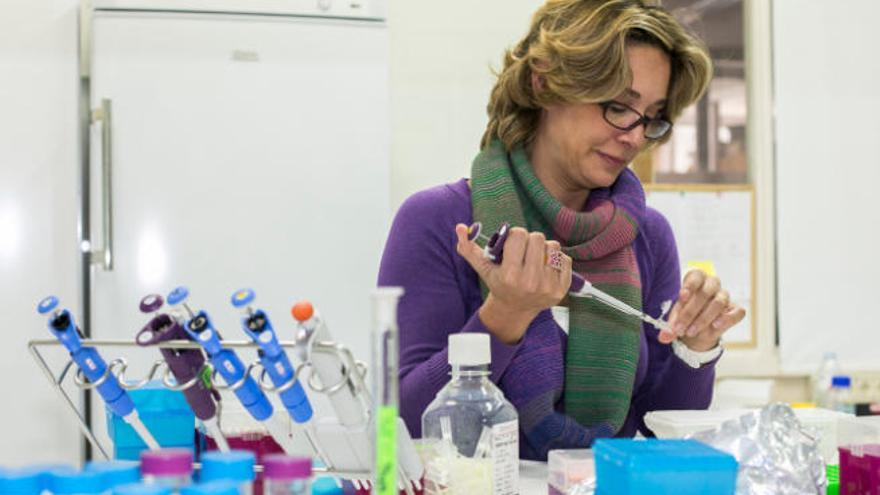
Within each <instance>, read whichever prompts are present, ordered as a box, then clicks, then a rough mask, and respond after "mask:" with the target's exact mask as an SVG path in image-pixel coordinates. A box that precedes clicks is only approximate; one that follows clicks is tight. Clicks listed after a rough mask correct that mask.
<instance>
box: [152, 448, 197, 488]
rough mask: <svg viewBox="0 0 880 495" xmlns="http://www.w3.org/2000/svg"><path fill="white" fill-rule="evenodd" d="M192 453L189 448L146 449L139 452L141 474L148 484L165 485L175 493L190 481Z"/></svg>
mask: <svg viewBox="0 0 880 495" xmlns="http://www.w3.org/2000/svg"><path fill="white" fill-rule="evenodd" d="M192 463H193V453H192V451H191V450H189V449H161V450H147V451H144V452H143V453H142V454H141V474H142V475H143V477H144V483H146V484H148V485H159V486H165V487H168V488H170V489H171V492H172V493H177V492H178V491H179V490H180V488H181V487H184V486H187V485H189V484H190V483H192Z"/></svg>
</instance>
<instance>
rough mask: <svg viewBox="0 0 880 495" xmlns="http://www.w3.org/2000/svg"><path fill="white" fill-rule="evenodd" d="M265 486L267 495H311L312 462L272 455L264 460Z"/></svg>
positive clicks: (307, 459)
mask: <svg viewBox="0 0 880 495" xmlns="http://www.w3.org/2000/svg"><path fill="white" fill-rule="evenodd" d="M263 479H264V480H265V484H264V485H263V488H264V491H265V494H266V495H309V494H311V493H313V492H312V491H311V486H310V485H311V480H312V460H311V459H309V458H308V457H291V456H286V455H280V454H271V455H267V456H266V457H264V458H263Z"/></svg>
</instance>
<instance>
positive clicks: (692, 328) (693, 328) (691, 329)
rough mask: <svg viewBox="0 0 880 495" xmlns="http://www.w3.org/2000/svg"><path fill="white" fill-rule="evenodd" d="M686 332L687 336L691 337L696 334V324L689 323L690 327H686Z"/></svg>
mask: <svg viewBox="0 0 880 495" xmlns="http://www.w3.org/2000/svg"><path fill="white" fill-rule="evenodd" d="M687 334H688V337H693V336H694V335H696V334H697V327H696V325H691V326H690V327H688V331H687Z"/></svg>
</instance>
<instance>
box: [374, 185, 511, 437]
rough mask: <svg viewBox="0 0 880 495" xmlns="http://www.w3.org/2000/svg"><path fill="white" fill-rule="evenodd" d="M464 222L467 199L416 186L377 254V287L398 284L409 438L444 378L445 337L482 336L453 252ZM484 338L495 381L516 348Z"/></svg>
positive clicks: (415, 434)
mask: <svg viewBox="0 0 880 495" xmlns="http://www.w3.org/2000/svg"><path fill="white" fill-rule="evenodd" d="M469 221H470V202H469V201H468V200H467V199H466V198H461V197H459V196H457V195H456V193H455V191H453V190H452V189H451V188H450V187H447V186H441V187H437V188H433V189H429V190H426V191H422V192H420V193H417V194H415V195H413V196H412V197H410V198H409V199H408V200H407V201H405V202H404V204H403V205H402V206H401V207H400V209H399V210H398V212H397V215H396V217H395V219H394V222H393V224H392V226H391V231H390V233H389V235H388V240H387V242H386V244H385V251H384V253H383V255H382V262H381V265H380V268H379V285H380V286H399V287H403V289H404V295H403V297H402V298H401V300H400V303H399V306H398V327H399V331H400V334H399V344H400V371H399V379H400V413H401V416H402V417H403V419H404V421H405V422H406V425H407V428H409V431H410V433H411V434H412V436H413V437H419V436H421V429H422V428H421V416H422V413H423V412H424V411H425V409H426V408H427V406H428V404H430V402H431V401H432V400H433V399H434V397H435V396H436V395H437V392H439V391H440V389H441V388H442V387H443V386H444V385H445V384H446V382H448V381H449V372H450V367H449V364H448V362H447V359H448V358H447V341H448V337H449V335H450V334H452V333H457V332H483V333H488V330H487V329H486V326H485V325H484V324H483V322H482V321H481V320H480V318H479V316H478V315H477V313H476V308H472V307H470V306H472V304H469V302H468V299H467V294H466V293H465V291H464V287H465V286H466V284H467V283H468V282H469V281H467V280H463V279H464V278H466V270H467V267H466V266H463V265H462V264H463V263H465V262H464V260H463V259H461V258H460V256H459V255H458V253H457V252H456V250H455V245H456V237H455V224H456V223H459V222H462V223H467V222H469ZM472 275H473V276H474V277H475V276H476V274H475V273H474V274H472ZM470 283H473V281H470ZM490 337H491V335H490ZM490 341H491V346H492V365H491V368H490V371H491V372H492V380H493V381H496V382H497V381H498V379H499V378H500V377H501V376H502V375H503V374H504V372H505V369H506V368H507V365H508V363H509V362H510V359H511V357H512V356H513V354H514V353H515V352H516V350H517V348H518V346H517V345H513V346H511V345H506V344H504V343H502V342H501V341H499V340H497V339H495V338H494V337H491V339H490Z"/></svg>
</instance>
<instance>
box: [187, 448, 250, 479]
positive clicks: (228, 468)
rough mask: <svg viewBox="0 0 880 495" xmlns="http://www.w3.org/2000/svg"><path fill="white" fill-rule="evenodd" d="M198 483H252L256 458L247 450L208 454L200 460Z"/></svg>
mask: <svg viewBox="0 0 880 495" xmlns="http://www.w3.org/2000/svg"><path fill="white" fill-rule="evenodd" d="M201 461H202V470H201V473H200V474H199V481H202V482H209V481H216V480H233V481H239V482H243V481H253V479H254V464H255V462H256V458H255V457H254V453H253V452H249V451H247V450H232V451H229V452H208V453H206V454H204V455H203V456H202V458H201Z"/></svg>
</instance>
